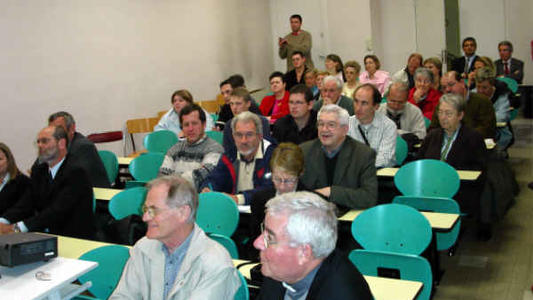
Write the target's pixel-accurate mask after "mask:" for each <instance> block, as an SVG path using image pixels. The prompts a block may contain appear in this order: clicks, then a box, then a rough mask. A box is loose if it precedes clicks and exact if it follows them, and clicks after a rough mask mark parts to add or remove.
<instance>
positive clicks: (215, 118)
mask: <svg viewBox="0 0 533 300" xmlns="http://www.w3.org/2000/svg"><path fill="white" fill-rule="evenodd" d="M211 118H213V122H216V121H218V114H211Z"/></svg>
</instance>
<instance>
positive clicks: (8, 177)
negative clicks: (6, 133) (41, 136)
mask: <svg viewBox="0 0 533 300" xmlns="http://www.w3.org/2000/svg"><path fill="white" fill-rule="evenodd" d="M30 184H31V182H30V179H29V178H28V176H26V175H24V174H22V173H21V172H20V171H19V169H18V168H17V164H16V163H15V158H14V157H13V154H11V150H9V147H7V145H6V144H4V143H0V215H2V214H4V213H5V212H6V211H7V210H8V209H9V208H11V207H12V206H13V205H15V203H17V202H18V201H19V200H20V199H21V198H22V196H23V195H24V194H25V193H27V192H28V191H29V189H30Z"/></svg>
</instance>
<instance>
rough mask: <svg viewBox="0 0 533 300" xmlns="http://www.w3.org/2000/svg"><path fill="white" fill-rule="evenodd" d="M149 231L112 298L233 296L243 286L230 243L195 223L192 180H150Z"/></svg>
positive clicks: (145, 215)
mask: <svg viewBox="0 0 533 300" xmlns="http://www.w3.org/2000/svg"><path fill="white" fill-rule="evenodd" d="M147 189H148V194H147V195H146V202H145V203H144V205H143V221H144V222H146V224H147V225H148V231H147V232H146V236H145V237H143V238H142V239H141V240H139V241H138V242H137V243H136V244H135V246H134V247H133V249H131V257H130V258H129V260H128V262H127V264H126V266H125V267H124V271H123V273H122V277H121V279H120V282H119V283H118V285H117V288H116V289H115V291H114V292H113V294H112V295H111V298H110V299H153V300H156V299H173V300H180V299H183V300H185V299H187V300H191V299H197V300H200V299H202V300H203V299H233V297H234V295H235V292H236V291H237V289H238V288H239V286H240V280H239V277H238V275H237V271H236V270H235V268H234V266H233V263H232V262H231V258H230V256H229V254H228V252H227V251H226V249H224V247H223V246H222V245H220V244H218V243H217V242H215V241H213V240H212V239H210V238H209V237H208V236H207V235H206V234H205V233H204V231H203V230H202V229H201V228H200V227H198V225H196V223H195V222H194V221H195V219H196V211H197V209H198V194H197V193H196V190H195V188H194V187H193V185H192V184H191V183H189V182H188V181H187V180H185V179H183V178H181V177H179V176H163V177H159V178H157V179H154V180H152V181H150V182H149V183H148V185H147Z"/></svg>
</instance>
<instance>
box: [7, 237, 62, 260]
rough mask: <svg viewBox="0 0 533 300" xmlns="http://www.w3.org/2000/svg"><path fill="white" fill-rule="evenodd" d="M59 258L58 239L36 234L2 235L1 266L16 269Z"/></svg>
mask: <svg viewBox="0 0 533 300" xmlns="http://www.w3.org/2000/svg"><path fill="white" fill-rule="evenodd" d="M54 257H57V237H55V236H51V235H46V234H39V233H34V232H19V233H12V234H6V235H0V265H2V266H6V267H14V266H18V265H23V264H29V263H32V262H37V261H43V260H44V261H47V260H49V259H51V258H54Z"/></svg>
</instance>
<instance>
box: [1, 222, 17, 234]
mask: <svg viewBox="0 0 533 300" xmlns="http://www.w3.org/2000/svg"><path fill="white" fill-rule="evenodd" d="M13 227H15V225H9V224H2V223H0V234H7V233H13V232H15V230H14V229H13Z"/></svg>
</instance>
